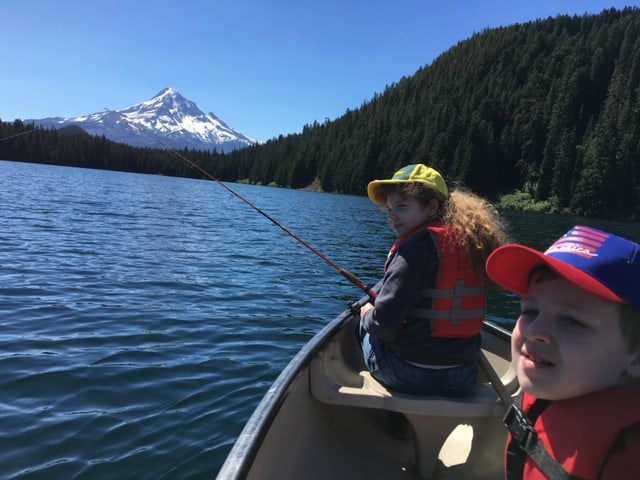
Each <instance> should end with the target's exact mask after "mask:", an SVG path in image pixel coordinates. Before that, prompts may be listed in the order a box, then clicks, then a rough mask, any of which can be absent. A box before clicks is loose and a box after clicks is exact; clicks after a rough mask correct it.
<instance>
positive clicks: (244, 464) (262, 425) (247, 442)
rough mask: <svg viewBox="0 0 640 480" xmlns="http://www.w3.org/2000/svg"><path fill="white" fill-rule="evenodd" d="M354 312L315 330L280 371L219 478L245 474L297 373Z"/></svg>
mask: <svg viewBox="0 0 640 480" xmlns="http://www.w3.org/2000/svg"><path fill="white" fill-rule="evenodd" d="M367 301H368V297H366V296H365V297H362V298H361V299H360V300H359V301H358V302H357V304H358V305H363V304H364V303H366V302H367ZM353 316H354V314H353V313H352V312H351V310H350V309H346V310H345V311H344V312H342V313H341V314H340V315H338V316H337V317H336V318H335V319H334V320H333V321H331V322H330V323H329V324H327V325H326V326H324V327H323V328H322V329H321V330H320V331H318V333H316V334H315V335H314V336H313V337H312V338H311V339H310V340H309V341H308V342H307V343H306V344H305V345H304V346H303V347H302V348H301V349H300V350H299V351H298V353H297V354H296V355H295V356H294V357H293V358H292V359H291V361H290V362H289V363H288V364H287V366H285V368H284V369H283V370H282V372H280V374H279V375H278V377H277V378H276V380H275V381H274V382H273V384H272V385H271V386H270V387H269V390H267V392H266V393H265V395H264V396H263V397H262V400H261V401H260V403H259V404H258V406H257V407H256V409H255V410H254V411H253V413H252V415H251V417H249V420H248V421H247V423H246V424H245V426H244V428H243V429H242V431H241V432H240V435H239V436H238V438H237V440H236V441H235V443H234V445H233V447H232V448H231V451H230V452H229V454H228V455H227V458H226V460H225V462H224V464H223V465H222V468H221V469H220V472H219V473H218V476H217V478H218V479H225V480H226V479H233V478H246V477H247V476H248V473H249V470H250V469H251V466H252V464H253V460H254V459H255V456H256V454H257V452H258V449H259V448H260V445H261V444H262V441H263V440H264V438H265V436H266V434H267V432H268V430H269V428H270V427H271V424H272V423H273V420H274V419H275V417H276V416H277V414H278V412H279V410H280V408H281V407H282V404H283V403H284V401H285V400H286V398H287V395H288V394H289V392H290V390H291V389H292V388H293V386H294V385H295V384H296V382H297V380H298V378H299V376H300V375H301V374H302V373H303V371H304V370H305V369H306V368H308V366H309V363H310V362H311V360H312V359H313V358H314V357H315V356H316V355H317V353H318V352H319V351H320V350H321V349H322V348H323V347H324V346H325V344H326V343H327V342H328V341H329V340H330V339H331V338H332V337H333V336H334V335H335V333H337V332H338V331H340V330H341V329H342V328H344V326H345V325H347V324H348V323H349V322H350V321H351V320H352V318H353Z"/></svg>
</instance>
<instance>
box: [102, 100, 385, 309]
mask: <svg viewBox="0 0 640 480" xmlns="http://www.w3.org/2000/svg"><path fill="white" fill-rule="evenodd" d="M105 110H107V111H108V112H111V113H117V114H118V115H120V117H121V118H122V119H123V120H124V121H125V122H126V123H128V124H129V125H130V126H132V127H134V128H136V129H138V130H140V131H141V132H142V133H143V134H144V135H147V136H148V137H149V138H151V139H152V140H154V141H155V142H157V143H158V144H160V145H162V146H163V147H164V148H165V149H166V150H168V151H169V152H171V153H173V154H174V155H175V156H176V157H178V158H179V159H180V160H182V161H183V162H185V163H186V164H187V165H189V166H191V167H193V168H195V169H196V170H198V171H199V172H200V173H201V174H202V175H204V176H205V177H207V178H209V179H211V180H213V181H214V182H216V183H217V184H218V185H220V186H221V187H223V188H225V189H226V190H227V191H229V192H230V193H231V194H232V195H234V196H235V197H236V198H239V199H240V200H242V201H243V202H244V203H246V204H247V205H249V206H250V207H251V208H253V209H254V210H255V211H256V212H258V213H259V214H260V215H262V216H263V217H265V218H266V219H267V220H269V221H270V222H271V223H273V224H274V225H276V226H277V227H278V228H280V229H281V230H282V231H284V232H285V233H286V234H287V235H289V236H291V237H292V238H294V239H295V240H297V241H298V242H299V243H300V244H302V245H303V246H304V247H306V248H307V249H308V250H310V251H311V252H313V253H314V254H316V255H317V256H318V257H320V258H321V259H322V260H323V261H324V262H325V263H327V264H328V265H329V266H331V267H332V268H334V269H335V270H336V271H337V272H338V273H339V274H340V275H342V276H343V277H344V278H346V279H347V280H348V281H349V282H351V283H352V284H353V285H355V286H356V287H358V288H360V289H361V290H363V291H364V293H366V294H367V295H369V297H370V298H371V299H372V300H373V299H375V298H376V292H375V291H374V290H373V289H372V288H371V287H369V286H368V285H366V284H365V283H364V282H363V281H362V280H360V279H359V278H358V277H357V276H356V275H354V274H353V273H351V272H350V271H349V270H346V269H344V268H342V267H341V266H340V265H338V264H337V263H335V262H334V261H333V260H331V259H330V258H329V257H327V256H326V255H324V254H323V253H322V252H320V251H319V250H318V249H316V248H315V247H313V246H312V245H311V244H310V243H308V242H307V241H305V240H304V239H302V238H300V237H299V236H298V235H296V234H295V233H293V232H292V231H291V230H289V229H288V228H287V227H285V226H284V225H283V224H282V223H280V222H278V221H277V220H276V219H274V218H273V217H271V215H269V214H268V213H266V212H265V211H264V210H262V209H261V208H259V207H258V206H257V205H255V204H254V203H253V202H251V201H250V200H249V199H248V198H246V197H243V196H242V195H240V194H239V193H238V192H236V191H235V190H233V189H232V188H231V187H229V186H228V185H227V184H225V183H224V182H222V181H221V180H219V179H217V178H216V177H214V176H213V175H212V174H211V173H209V172H208V171H206V170H205V169H204V168H202V167H200V166H199V165H197V164H196V163H194V162H193V161H192V160H190V159H189V158H187V157H186V156H185V155H183V154H182V153H180V152H179V151H178V150H176V149H175V148H173V147H171V146H169V145H167V144H166V143H165V142H163V141H162V140H161V139H160V138H158V137H156V136H155V135H154V134H153V133H151V132H150V131H148V129H147V128H146V127H143V126H142V125H139V124H137V123H134V122H132V121H131V120H129V119H128V118H126V116H125V115H123V114H121V113H120V112H114V111H112V110H108V109H106V108H105Z"/></svg>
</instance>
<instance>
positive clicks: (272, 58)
mask: <svg viewBox="0 0 640 480" xmlns="http://www.w3.org/2000/svg"><path fill="white" fill-rule="evenodd" d="M625 6H637V3H630V2H625V1H617V0H608V1H605V0H568V1H557V0H536V1H517V0H487V1H478V0H448V1H440V2H432V1H428V0H394V1H392V0H386V1H379V0H322V1H307V0H208V1H207V0H201V1H200V0H199V1H195V0H181V1H179V2H178V1H168V0H155V1H151V0H101V1H95V2H94V1H87V0H57V1H51V0H4V1H2V2H0V18H1V19H2V28H1V29H0V45H2V48H1V49H0V65H2V70H3V71H2V74H0V119H2V120H3V121H13V120H14V119H16V118H21V119H28V118H45V117H51V116H61V117H75V116H80V115H85V114H89V113H94V112H100V111H103V110H104V109H105V108H109V109H121V108H125V107H128V106H131V105H134V104H136V103H139V102H142V101H144V100H148V99H149V98H151V97H153V96H154V95H155V94H156V93H158V92H159V91H160V90H162V89H163V88H165V87H172V88H174V89H176V90H177V91H179V92H180V93H181V94H182V95H184V96H185V97H187V98H189V99H190V100H192V101H194V102H195V103H196V104H197V105H198V107H199V108H200V109H201V110H203V111H204V112H213V113H214V114H216V115H217V116H218V117H220V118H221V119H222V120H223V121H225V122H226V123H228V124H229V125H230V126H231V127H233V128H235V129H237V130H239V131H240V132H242V133H244V134H245V135H248V136H249V137H252V138H254V139H256V140H260V141H265V140H268V139H270V138H273V137H277V136H278V135H280V134H282V135H287V134H289V133H296V132H300V131H301V130H302V128H303V127H304V125H305V124H312V123H313V122H314V121H316V120H317V121H318V122H321V123H322V122H324V121H325V119H330V120H333V119H335V118H337V117H339V116H341V115H342V114H343V113H344V112H345V111H346V110H347V109H357V108H358V107H360V106H361V105H362V104H363V103H364V102H366V101H368V100H369V99H371V98H372V97H373V95H374V94H375V93H382V92H383V91H384V89H385V87H386V86H387V85H391V84H393V83H395V82H397V81H399V80H400V79H401V78H402V77H403V76H411V75H413V74H414V73H415V72H416V70H418V69H419V68H420V67H422V66H424V65H428V64H430V63H431V62H432V61H433V60H434V59H435V58H436V57H437V56H438V55H440V54H441V53H443V52H444V51H446V50H448V49H449V48H450V47H452V46H454V45H455V44H456V43H457V42H459V41H461V40H465V39H467V38H469V37H470V36H471V35H473V33H475V32H480V31H482V30H483V29H486V28H492V27H498V26H505V25H511V24H513V23H519V22H520V23H521V22H527V21H530V20H536V19H539V18H547V17H549V16H556V15H558V14H569V15H582V14H584V13H599V12H600V11H602V10H603V9H605V8H611V7H615V8H623V7H625Z"/></svg>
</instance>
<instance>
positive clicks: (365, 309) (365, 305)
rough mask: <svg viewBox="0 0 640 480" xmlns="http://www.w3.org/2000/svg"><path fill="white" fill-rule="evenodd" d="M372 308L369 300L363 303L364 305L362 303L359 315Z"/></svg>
mask: <svg viewBox="0 0 640 480" xmlns="http://www.w3.org/2000/svg"><path fill="white" fill-rule="evenodd" d="M372 308H373V305H372V304H371V303H369V302H367V303H365V304H364V305H362V307H360V315H364V314H365V313H367V312H368V311H369V310H371V309H372Z"/></svg>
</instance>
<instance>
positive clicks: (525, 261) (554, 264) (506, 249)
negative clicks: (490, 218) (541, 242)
mask: <svg viewBox="0 0 640 480" xmlns="http://www.w3.org/2000/svg"><path fill="white" fill-rule="evenodd" d="M540 265H546V266H547V267H549V268H550V269H551V270H553V271H554V272H556V273H557V274H558V275H559V276H561V277H562V278H564V279H565V280H567V281H569V282H571V283H573V284H574V285H576V286H578V287H579V288H581V289H583V290H586V291H587V292H589V293H592V294H594V295H597V296H599V297H602V298H604V299H606V300H611V301H614V302H618V303H620V302H622V303H627V302H626V301H625V300H623V299H622V298H621V297H620V296H619V295H617V294H616V293H614V292H613V291H611V290H610V289H609V288H607V287H605V286H604V285H603V284H602V283H600V282H599V281H598V280H596V279H595V278H594V277H592V276H591V275H589V274H587V273H585V272H584V271H582V270H580V269H579V268H576V267H574V266H573V265H570V264H568V263H566V262H563V261H562V260H559V259H557V258H554V257H552V256H549V255H545V254H544V253H542V252H539V251H538V250H534V249H533V248H529V247H526V246H524V245H519V244H509V245H503V246H502V247H499V248H497V249H496V250H494V251H493V253H491V255H489V258H488V259H487V264H486V270H487V275H488V276H489V278H490V279H491V280H493V281H494V282H495V283H496V284H498V285H499V286H501V287H503V288H506V289H507V290H510V291H512V292H514V293H517V294H519V295H526V294H527V292H528V291H529V280H530V276H531V272H532V270H533V269H534V268H536V267H538V266H540Z"/></svg>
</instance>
